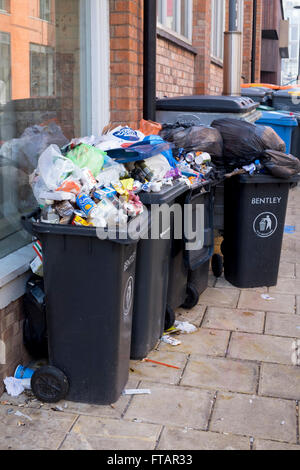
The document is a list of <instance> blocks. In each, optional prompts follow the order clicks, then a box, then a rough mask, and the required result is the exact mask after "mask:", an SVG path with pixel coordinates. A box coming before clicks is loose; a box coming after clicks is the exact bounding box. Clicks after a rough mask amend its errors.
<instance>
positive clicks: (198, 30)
mask: <svg viewBox="0 0 300 470" xmlns="http://www.w3.org/2000/svg"><path fill="white" fill-rule="evenodd" d="M210 32H211V2H210V0H209V1H208V0H195V1H194V14H193V46H194V47H195V48H196V49H197V53H198V54H197V57H196V60H195V94H198V95H205V94H208V93H209V89H210Z"/></svg>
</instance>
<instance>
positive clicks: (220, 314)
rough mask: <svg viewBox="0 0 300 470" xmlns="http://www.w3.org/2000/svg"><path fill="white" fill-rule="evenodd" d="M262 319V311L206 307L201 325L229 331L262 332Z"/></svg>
mask: <svg viewBox="0 0 300 470" xmlns="http://www.w3.org/2000/svg"><path fill="white" fill-rule="evenodd" d="M264 320H265V314H264V312H257V311H255V310H252V311H249V310H237V309H228V308H221V307H208V309H207V312H206V314H205V317H204V321H203V323H202V327H203V328H214V329H220V330H229V331H244V332H249V333H262V332H263V328H264Z"/></svg>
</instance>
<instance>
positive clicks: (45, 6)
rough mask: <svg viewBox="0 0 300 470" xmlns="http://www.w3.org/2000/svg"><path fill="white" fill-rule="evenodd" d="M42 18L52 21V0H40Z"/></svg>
mask: <svg viewBox="0 0 300 470" xmlns="http://www.w3.org/2000/svg"><path fill="white" fill-rule="evenodd" d="M40 18H41V19H42V20H45V21H51V0H40Z"/></svg>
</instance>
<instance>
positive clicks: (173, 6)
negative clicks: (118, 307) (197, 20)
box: [157, 0, 193, 41]
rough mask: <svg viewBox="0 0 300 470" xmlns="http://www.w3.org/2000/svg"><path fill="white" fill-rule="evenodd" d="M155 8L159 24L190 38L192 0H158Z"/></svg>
mask: <svg viewBox="0 0 300 470" xmlns="http://www.w3.org/2000/svg"><path fill="white" fill-rule="evenodd" d="M157 10H158V24H159V26H163V27H164V28H167V29H168V30H170V31H171V32H173V33H176V34H178V35H179V36H182V37H184V38H186V39H189V40H190V41H191V40H192V20H193V1H192V0H158V2H157Z"/></svg>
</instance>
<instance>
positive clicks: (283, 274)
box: [278, 261, 296, 279]
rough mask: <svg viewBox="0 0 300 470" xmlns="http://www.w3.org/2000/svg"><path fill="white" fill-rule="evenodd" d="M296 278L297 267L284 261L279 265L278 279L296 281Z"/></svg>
mask: <svg viewBox="0 0 300 470" xmlns="http://www.w3.org/2000/svg"><path fill="white" fill-rule="evenodd" d="M295 277H296V265H295V264H294V263H286V262H285V261H282V262H281V263H280V265H279V273H278V278H279V279H280V278H288V279H294V278H295Z"/></svg>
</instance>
